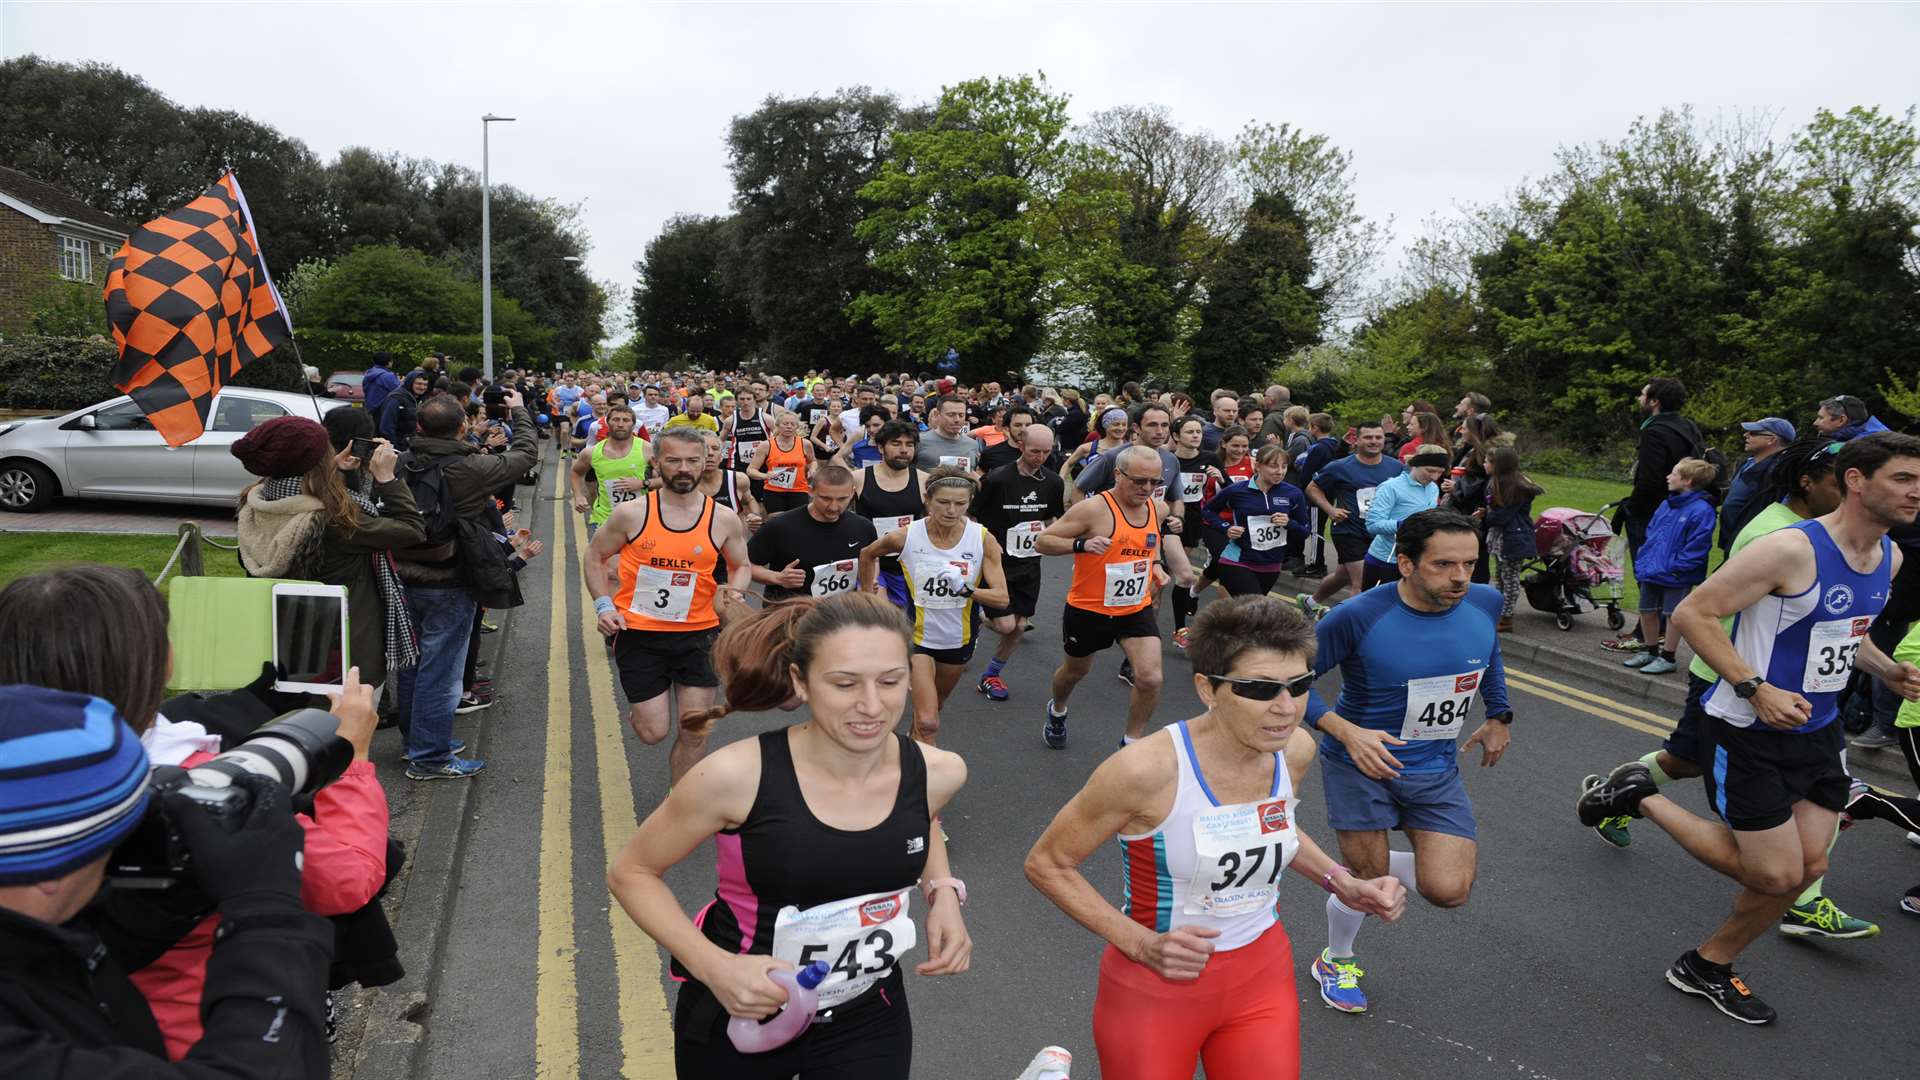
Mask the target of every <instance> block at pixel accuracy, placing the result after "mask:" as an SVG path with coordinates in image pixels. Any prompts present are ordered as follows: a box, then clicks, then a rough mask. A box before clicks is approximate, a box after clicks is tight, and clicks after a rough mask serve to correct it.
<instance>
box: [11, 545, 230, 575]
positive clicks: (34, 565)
mask: <svg viewBox="0 0 1920 1080" xmlns="http://www.w3.org/2000/svg"><path fill="white" fill-rule="evenodd" d="M0 536H3V537H4V539H0V585H4V584H6V583H7V582H9V581H12V580H13V579H14V578H17V577H24V576H25V575H27V574H34V573H39V572H40V571H42V570H51V569H53V568H55V567H61V566H71V565H73V564H74V563H106V564H108V565H110V566H131V567H133V568H134V569H135V570H138V571H140V572H141V573H143V574H145V575H147V577H148V578H155V577H158V576H159V575H160V570H161V568H163V567H165V566H166V565H167V557H168V556H170V555H172V554H173V548H174V545H176V544H178V543H179V542H180V538H179V537H177V536H155V535H151V534H147V533H124V534H123V533H82V532H46V533H5V534H0ZM200 554H201V558H202V559H203V561H204V562H205V563H206V571H207V575H208V576H209V577H245V576H246V574H245V572H244V571H242V570H241V569H240V560H239V558H238V557H236V556H235V555H234V553H233V552H231V551H222V550H220V549H218V548H215V547H211V546H209V545H206V544H202V545H201V547H200ZM174 572H175V573H179V567H178V566H175V567H174Z"/></svg>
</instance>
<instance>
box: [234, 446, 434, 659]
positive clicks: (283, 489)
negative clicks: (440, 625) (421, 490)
mask: <svg viewBox="0 0 1920 1080" xmlns="http://www.w3.org/2000/svg"><path fill="white" fill-rule="evenodd" d="M372 491H373V478H372V477H371V476H368V475H367V474H366V473H365V472H356V473H355V474H354V475H353V477H352V482H351V483H349V484H348V485H347V497H348V498H350V499H352V500H353V504H354V506H356V507H358V508H359V510H360V512H361V513H363V514H365V515H367V516H368V517H379V516H380V511H379V509H378V508H377V507H375V506H374V504H373V500H372V499H371V498H370V497H369V496H370V494H371V493H372ZM260 492H261V495H262V496H263V497H264V498H265V499H266V500H267V501H268V502H273V501H275V500H278V499H287V498H292V497H293V496H295V495H300V494H303V492H302V490H301V481H300V478H299V477H297V476H276V477H273V478H272V479H269V480H267V481H266V482H265V483H263V484H261V485H260ZM368 558H369V559H371V560H372V563H373V582H374V584H375V585H376V586H377V587H378V588H379V590H380V609H381V611H382V613H383V614H384V615H385V617H386V631H387V632H386V641H387V672H388V674H389V675H391V674H392V673H393V672H396V671H399V670H400V669H401V668H410V667H413V666H414V665H416V664H418V663H419V662H420V635H419V633H418V631H417V630H416V628H415V627H414V625H413V616H412V614H411V613H410V612H408V610H407V589H406V586H405V585H404V584H402V583H401V581H400V568H399V565H398V564H397V563H396V562H395V561H394V558H393V552H392V551H389V550H388V549H386V548H381V549H380V550H379V551H375V552H373V553H372V554H370V555H369V556H368Z"/></svg>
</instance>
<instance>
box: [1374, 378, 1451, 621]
mask: <svg viewBox="0 0 1920 1080" xmlns="http://www.w3.org/2000/svg"><path fill="white" fill-rule="evenodd" d="M1427 415H1429V416H1432V415H1433V414H1432V413H1428V414H1427ZM1438 419H1439V418H1438V417H1435V420H1436V421H1437V420H1438ZM1448 468H1449V465H1448V458H1447V451H1446V448H1445V447H1440V446H1424V447H1421V448H1420V449H1418V450H1416V451H1414V453H1413V455H1412V456H1411V457H1410V458H1409V459H1408V460H1407V471H1406V472H1403V473H1401V474H1400V475H1398V476H1395V477H1392V478H1390V479H1388V480H1386V481H1385V482H1383V483H1382V484H1381V485H1380V486H1379V487H1377V488H1375V489H1374V493H1373V502H1372V503H1371V504H1370V505H1368V507H1367V532H1368V534H1370V535H1371V536H1372V537H1373V540H1372V542H1371V543H1369V544H1368V545H1367V556H1366V566H1365V568H1364V569H1363V570H1362V571H1361V585H1362V587H1363V588H1368V589H1371V588H1373V587H1374V586H1375V585H1378V584H1381V583H1382V582H1388V581H1398V580H1400V563H1399V560H1398V559H1396V558H1395V555H1396V547H1395V542H1394V537H1395V535H1396V534H1397V533H1399V531H1400V523H1401V522H1402V521H1405V520H1406V519H1408V518H1410V517H1412V516H1413V515H1415V514H1417V513H1419V512H1420V511H1422V510H1431V509H1433V508H1434V507H1435V506H1437V505H1439V502H1440V478H1441V477H1442V476H1444V475H1446V472H1447V469H1448Z"/></svg>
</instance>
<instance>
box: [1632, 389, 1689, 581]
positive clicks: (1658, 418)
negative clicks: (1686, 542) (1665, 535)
mask: <svg viewBox="0 0 1920 1080" xmlns="http://www.w3.org/2000/svg"><path fill="white" fill-rule="evenodd" d="M1686 403H1687V388H1686V386H1685V385H1683V384H1682V383H1681V382H1680V380H1679V379H1667V378H1654V379H1648V380H1647V384H1646V386H1644V387H1642V388H1641V390H1640V409H1641V411H1642V412H1645V413H1646V414H1647V418H1646V419H1645V420H1643V421H1641V423H1640V445H1639V450H1638V452H1637V454H1636V455H1635V457H1634V463H1633V490H1632V492H1630V493H1629V494H1628V495H1627V498H1626V501H1625V502H1623V503H1622V504H1621V506H1620V518H1621V519H1622V521H1623V522H1624V524H1625V530H1624V531H1625V532H1626V535H1627V550H1628V552H1629V553H1630V554H1631V555H1632V556H1633V557H1634V558H1635V559H1636V560H1637V559H1639V557H1640V544H1641V542H1642V541H1644V540H1645V539H1646V536H1647V524H1648V522H1650V521H1652V520H1653V514H1654V511H1655V510H1657V509H1659V507H1660V505H1661V504H1662V503H1664V502H1665V501H1666V499H1667V496H1668V494H1669V491H1668V487H1667V477H1668V476H1669V475H1670V474H1671V473H1672V472H1673V466H1674V464H1675V463H1676V462H1678V461H1679V460H1680V459H1681V458H1684V457H1691V456H1693V455H1694V454H1695V453H1696V452H1697V451H1698V450H1699V448H1700V447H1702V446H1703V445H1705V443H1706V438H1705V436H1704V435H1702V433H1701V431H1700V427H1699V425H1698V424H1695V423H1694V422H1693V421H1691V420H1689V419H1687V418H1686V417H1685V416H1682V415H1681V414H1680V409H1681V408H1682V407H1683V406H1684V405H1685V404H1686ZM1702 486H1703V487H1704V486H1706V485H1702ZM1615 531H1616V532H1617V531H1621V530H1619V529H1617V528H1616V530H1615Z"/></svg>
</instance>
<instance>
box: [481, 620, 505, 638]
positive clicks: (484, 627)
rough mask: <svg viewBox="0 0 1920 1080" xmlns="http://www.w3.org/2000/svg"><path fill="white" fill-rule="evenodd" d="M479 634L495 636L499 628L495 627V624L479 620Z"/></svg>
mask: <svg viewBox="0 0 1920 1080" xmlns="http://www.w3.org/2000/svg"><path fill="white" fill-rule="evenodd" d="M480 632H481V633H483V634H497V633H499V632H500V627H498V626H497V625H495V624H493V623H490V622H488V621H487V620H485V619H481V620H480Z"/></svg>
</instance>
